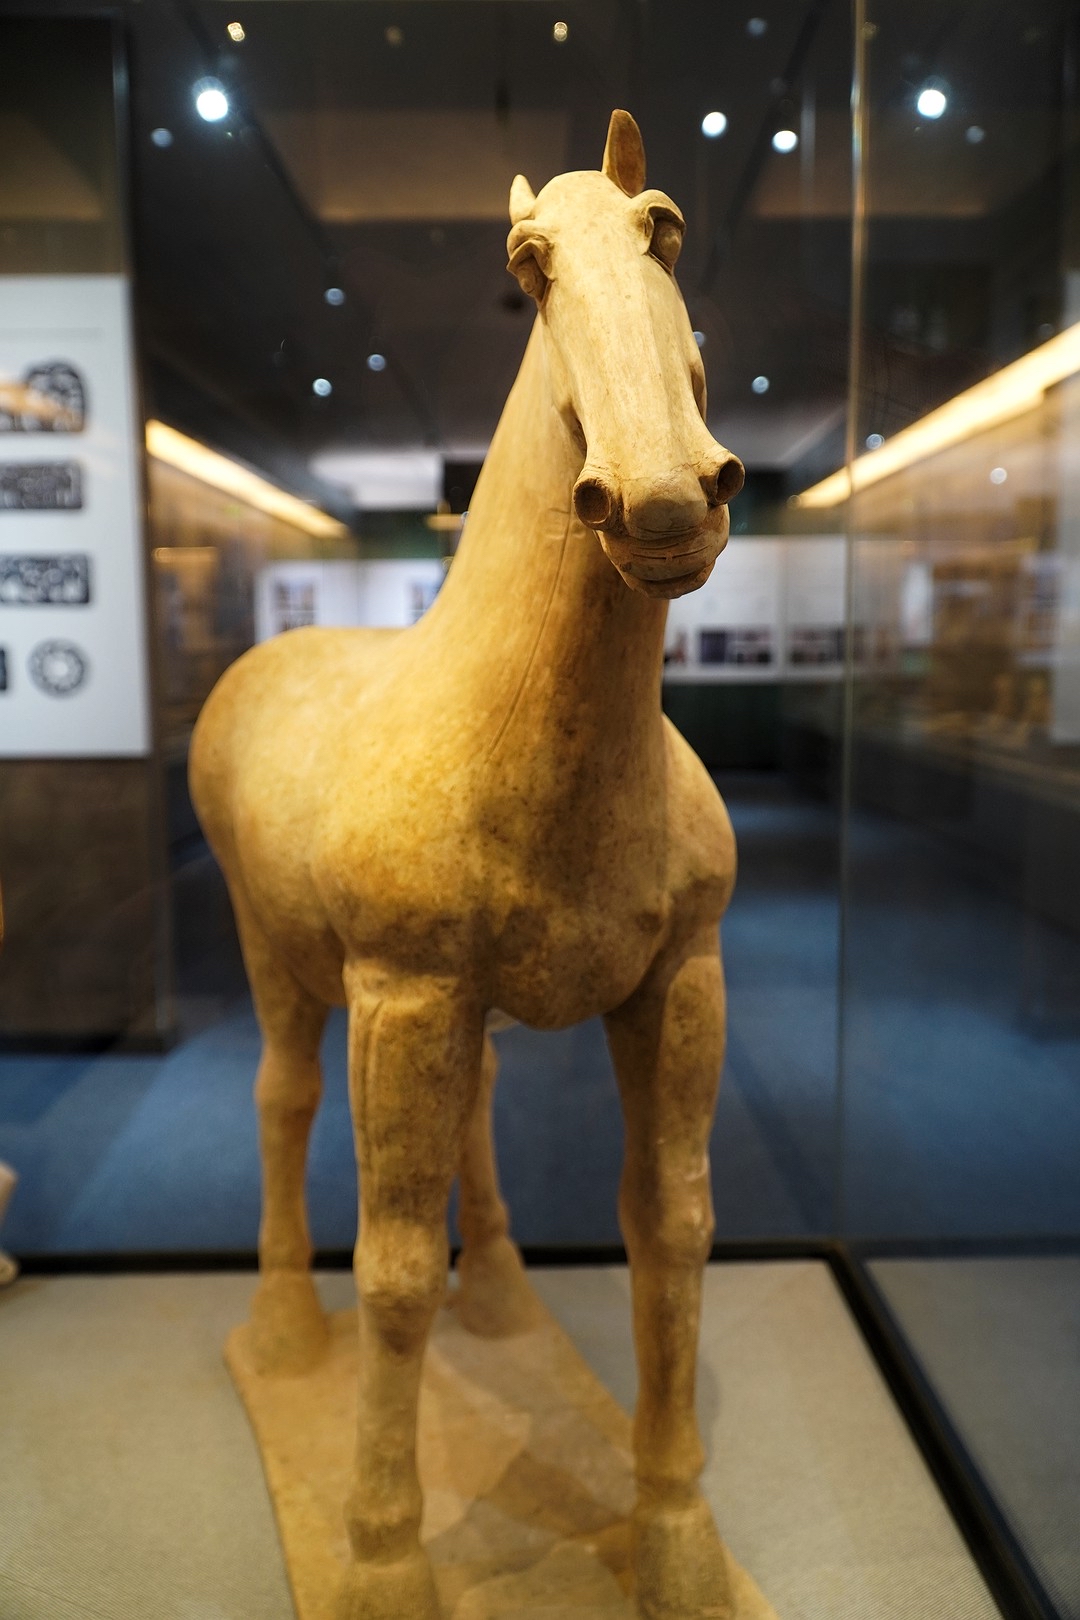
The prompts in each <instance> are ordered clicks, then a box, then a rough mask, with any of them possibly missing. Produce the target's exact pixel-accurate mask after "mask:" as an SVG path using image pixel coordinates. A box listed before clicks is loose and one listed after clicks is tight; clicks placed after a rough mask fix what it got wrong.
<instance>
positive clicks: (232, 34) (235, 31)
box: [225, 23, 245, 45]
mask: <svg viewBox="0 0 1080 1620" xmlns="http://www.w3.org/2000/svg"><path fill="white" fill-rule="evenodd" d="M225 32H226V33H227V34H228V36H229V38H230V39H231V40H232V42H233V44H234V45H239V44H240V41H241V40H242V39H244V38H245V34H244V25H243V23H230V24H229V26H228V28H226V30H225Z"/></svg>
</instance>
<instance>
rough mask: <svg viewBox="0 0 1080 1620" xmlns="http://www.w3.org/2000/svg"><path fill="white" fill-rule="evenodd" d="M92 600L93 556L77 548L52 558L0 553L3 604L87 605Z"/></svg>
mask: <svg viewBox="0 0 1080 1620" xmlns="http://www.w3.org/2000/svg"><path fill="white" fill-rule="evenodd" d="M89 601H90V558H89V557H88V556H87V555H86V553H85V552H81V551H76V552H70V553H66V554H64V555H58V556H52V557H26V556H14V555H12V554H10V553H4V552H0V606H2V607H39V606H65V607H85V606H86V605H87V603H88V602H89Z"/></svg>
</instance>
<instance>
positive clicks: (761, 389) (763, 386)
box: [750, 377, 769, 394]
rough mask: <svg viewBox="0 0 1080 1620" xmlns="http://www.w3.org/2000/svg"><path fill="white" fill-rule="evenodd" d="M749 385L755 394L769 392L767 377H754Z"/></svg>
mask: <svg viewBox="0 0 1080 1620" xmlns="http://www.w3.org/2000/svg"><path fill="white" fill-rule="evenodd" d="M750 386H751V388H752V389H753V390H754V393H755V394H767V393H768V392H769V379H768V377H755V378H754V380H753V382H752V383H751V384H750Z"/></svg>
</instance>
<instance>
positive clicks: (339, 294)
mask: <svg viewBox="0 0 1080 1620" xmlns="http://www.w3.org/2000/svg"><path fill="white" fill-rule="evenodd" d="M323 297H324V298H325V299H326V302H327V303H328V304H330V305H332V307H333V308H334V309H339V308H340V307H341V305H342V304H343V303H344V302H345V290H344V288H343V287H327V289H326V291H325V292H324V293H323Z"/></svg>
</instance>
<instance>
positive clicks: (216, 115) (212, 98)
mask: <svg viewBox="0 0 1080 1620" xmlns="http://www.w3.org/2000/svg"><path fill="white" fill-rule="evenodd" d="M193 93H194V96H195V111H196V112H197V113H198V115H199V117H200V118H205V120H206V122H207V123H208V124H216V123H218V122H219V120H220V119H222V118H224V117H225V115H226V113H227V112H228V110H229V98H228V96H227V95H226V94H225V89H224V86H223V85H222V84H221V83H220V81H219V80H217V79H200V80H199V82H198V83H197V84H196V85H194V86H193Z"/></svg>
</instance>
